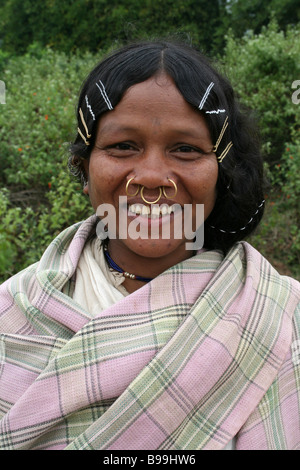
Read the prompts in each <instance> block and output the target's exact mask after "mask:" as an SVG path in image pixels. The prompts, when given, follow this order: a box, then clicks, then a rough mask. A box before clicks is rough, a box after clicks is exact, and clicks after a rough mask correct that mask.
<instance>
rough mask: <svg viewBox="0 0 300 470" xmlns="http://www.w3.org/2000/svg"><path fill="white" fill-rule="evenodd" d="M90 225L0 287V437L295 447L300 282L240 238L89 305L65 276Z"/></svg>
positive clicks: (45, 443) (109, 446) (97, 444)
mask: <svg viewBox="0 0 300 470" xmlns="http://www.w3.org/2000/svg"><path fill="white" fill-rule="evenodd" d="M94 226H95V218H94V216H93V217H91V218H89V219H88V220H87V221H85V222H83V223H80V224H76V225H75V226H72V227H70V228H68V229H67V230H65V231H64V232H63V233H62V234H60V235H59V236H58V237H57V238H56V239H55V240H54V241H53V242H52V244H51V245H50V246H49V247H48V249H47V250H46V251H45V253H44V255H43V257H42V258H41V260H40V261H39V262H38V263H36V264H35V265H33V266H31V267H29V268H27V269H25V270H23V271H22V272H21V273H19V274H17V275H16V276H14V277H12V278H11V279H9V280H8V281H7V282H5V283H4V284H2V286H1V288H0V333H1V335H0V336H1V341H0V359H1V369H0V449H2V450H3V449H5V450H10V449H67V450H79V449H81V450H85V449H105V450H121V449H126V450H130V449H134V450H138V449H143V450H147V449H148V450H153V449H165V450H172V449H175V450H178V449H183V450H187V449H190V450H197V449H223V448H224V447H225V445H226V444H227V443H228V442H229V441H230V440H231V439H232V438H233V436H237V441H236V448H237V449H250V450H251V449H300V424H299V423H300V412H299V409H300V354H299V349H300V348H299V344H300V321H299V311H298V314H297V312H296V310H297V306H299V284H298V283H297V282H296V281H294V280H292V279H290V278H287V277H283V276H280V275H279V274H278V273H277V272H276V271H275V270H274V269H273V268H272V267H271V266H270V264H269V263H268V262H267V261H266V260H265V259H264V258H263V257H262V256H261V255H260V254H259V253H258V252H257V251H256V250H255V249H254V248H252V247H251V246H250V245H249V244H247V243H244V242H243V243H239V244H237V245H236V246H235V247H234V248H233V249H232V250H231V251H230V253H229V254H228V255H227V256H226V257H225V258H224V259H223V257H222V256H221V254H220V252H217V251H208V252H202V253H199V254H197V255H196V256H195V257H192V258H190V259H188V260H186V261H184V262H182V263H180V264H178V265H176V266H174V267H172V268H170V269H169V270H167V271H166V272H164V273H163V274H161V275H160V276H158V277H157V278H156V279H154V280H153V281H152V282H150V283H149V284H147V285H146V286H144V287H142V288H141V289H139V290H137V291H136V292H134V293H133V294H131V295H129V296H127V297H125V298H124V299H122V300H120V301H119V302H117V303H116V304H115V305H113V306H112V307H110V308H108V309H106V310H105V311H103V312H102V313H99V315H97V316H96V317H95V318H90V315H89V313H88V312H86V311H84V310H83V308H82V307H81V306H80V305H78V304H77V303H75V302H74V301H73V300H72V298H71V297H70V296H68V295H66V294H65V293H62V289H63V288H64V292H66V288H68V289H69V291H70V292H71V291H72V285H74V281H75V277H74V276H75V273H76V265H77V262H78V259H79V257H80V254H81V252H82V249H83V247H84V244H85V242H86V240H87V239H88V237H89V235H90V233H91V231H92V230H93V228H94ZM297 315H298V316H297ZM150 330H151V334H150V333H149V331H150Z"/></svg>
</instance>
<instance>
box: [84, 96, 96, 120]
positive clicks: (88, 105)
mask: <svg viewBox="0 0 300 470" xmlns="http://www.w3.org/2000/svg"><path fill="white" fill-rule="evenodd" d="M85 102H86V106H87V108H88V110H89V111H90V113H91V115H92V118H93V121H95V119H96V118H95V114H94V113H93V110H92V107H91V105H90V104H89V100H88V97H87V95H85Z"/></svg>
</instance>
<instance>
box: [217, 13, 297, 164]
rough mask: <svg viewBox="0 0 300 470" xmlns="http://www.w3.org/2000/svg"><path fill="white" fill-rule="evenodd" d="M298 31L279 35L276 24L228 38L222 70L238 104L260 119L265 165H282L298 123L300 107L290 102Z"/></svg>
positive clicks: (281, 32) (295, 73) (295, 68)
mask: <svg viewBox="0 0 300 470" xmlns="http://www.w3.org/2000/svg"><path fill="white" fill-rule="evenodd" d="M299 57H300V29H299V28H298V29H296V28H294V29H292V28H291V29H288V30H287V32H286V33H284V32H283V31H278V27H277V24H276V22H275V21H273V22H272V23H271V24H270V26H269V27H268V28H264V29H263V31H262V32H261V33H260V34H257V35H254V34H253V33H251V32H249V33H248V34H247V35H246V36H244V38H243V39H235V38H234V37H232V36H229V37H228V40H227V45H226V48H225V54H224V56H223V57H222V62H223V63H224V70H225V72H226V74H227V75H228V76H229V78H230V80H231V82H232V83H233V85H234V89H235V90H236V92H237V94H238V95H239V97H240V99H241V101H242V102H243V103H244V104H245V105H246V106H248V107H249V108H250V109H251V110H253V112H254V113H255V114H256V116H257V117H258V119H259V122H260V130H261V136H262V142H263V149H264V153H265V157H266V161H267V162H268V163H269V164H270V165H276V164H278V163H280V161H281V155H282V152H283V151H284V145H285V142H287V141H291V140H292V139H293V135H295V131H296V130H297V127H298V126H299V122H300V107H299V106H296V105H295V104H294V103H293V102H292V94H293V90H292V83H293V82H294V81H295V80H297V79H299V78H300V63H299Z"/></svg>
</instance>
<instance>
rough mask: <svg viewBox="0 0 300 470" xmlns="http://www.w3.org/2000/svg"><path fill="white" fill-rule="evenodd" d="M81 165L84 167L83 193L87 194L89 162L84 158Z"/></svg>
mask: <svg viewBox="0 0 300 470" xmlns="http://www.w3.org/2000/svg"><path fill="white" fill-rule="evenodd" d="M83 167H84V173H85V175H84V180H83V192H84V194H86V195H88V194H89V182H88V174H89V171H88V170H89V164H88V162H87V161H86V160H85V161H84V162H83Z"/></svg>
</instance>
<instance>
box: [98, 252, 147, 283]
mask: <svg viewBox="0 0 300 470" xmlns="http://www.w3.org/2000/svg"><path fill="white" fill-rule="evenodd" d="M103 248H104V256H105V259H106V261H107V264H108V265H109V267H110V268H112V269H114V270H115V271H117V272H118V273H122V274H123V276H124V277H127V278H128V279H133V280H135V281H143V282H150V281H152V279H153V278H149V277H143V276H138V275H136V274H131V273H128V272H127V271H124V270H123V269H122V268H120V266H118V265H117V264H116V263H115V262H114V260H113V259H112V258H111V257H110V255H109V253H108V248H107V245H104V247H103Z"/></svg>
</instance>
